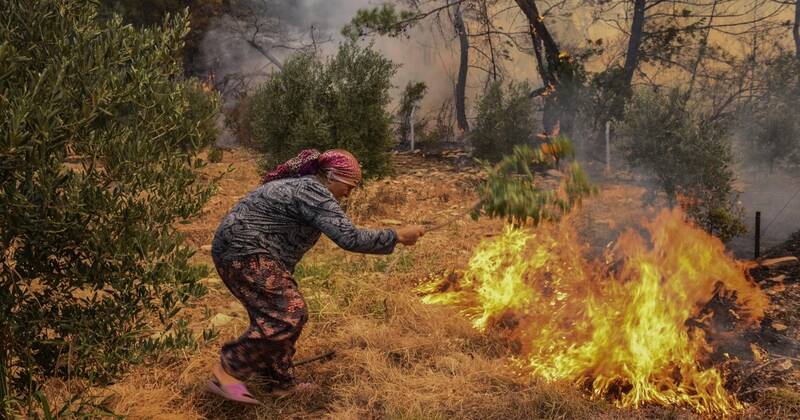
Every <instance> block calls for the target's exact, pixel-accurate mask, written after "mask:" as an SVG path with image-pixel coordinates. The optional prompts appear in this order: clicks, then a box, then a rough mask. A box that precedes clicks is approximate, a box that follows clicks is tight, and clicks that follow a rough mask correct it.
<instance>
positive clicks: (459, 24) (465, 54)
mask: <svg viewBox="0 0 800 420" xmlns="http://www.w3.org/2000/svg"><path fill="white" fill-rule="evenodd" d="M453 18H454V19H453V20H454V25H455V30H456V33H457V34H458V42H459V45H460V47H461V60H460V61H459V65H458V80H457V81H456V92H455V97H456V121H457V122H458V128H459V129H461V130H462V131H469V122H468V121H467V107H466V99H467V95H466V90H467V69H468V68H469V39H468V38H467V27H466V26H465V25H464V17H463V16H462V14H461V3H455V7H454V9H453Z"/></svg>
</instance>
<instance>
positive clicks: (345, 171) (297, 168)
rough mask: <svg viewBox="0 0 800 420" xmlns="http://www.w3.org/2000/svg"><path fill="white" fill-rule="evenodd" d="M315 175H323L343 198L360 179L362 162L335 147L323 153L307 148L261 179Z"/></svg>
mask: <svg viewBox="0 0 800 420" xmlns="http://www.w3.org/2000/svg"><path fill="white" fill-rule="evenodd" d="M312 174H317V175H318V176H320V177H321V178H322V179H323V181H325V183H326V186H327V187H328V189H329V190H330V191H331V193H332V194H333V195H334V196H335V197H336V198H342V197H346V196H347V195H348V194H350V191H351V190H352V189H353V188H355V187H356V186H357V185H358V184H359V183H360V182H361V165H359V164H358V160H357V159H356V158H355V156H353V155H352V154H351V153H350V152H348V151H346V150H341V149H333V150H328V151H326V152H324V153H320V152H319V151H317V150H314V149H306V150H303V151H301V152H300V153H299V154H298V155H297V156H295V157H294V158H292V159H289V160H288V161H286V162H284V163H282V164H280V165H278V166H277V167H276V168H275V169H274V170H272V171H271V172H269V173H267V174H266V175H265V176H264V178H263V179H262V180H261V182H262V183H266V182H269V181H273V180H276V179H282V178H292V177H298V176H305V175H312Z"/></svg>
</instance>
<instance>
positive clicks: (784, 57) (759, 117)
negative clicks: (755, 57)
mask: <svg viewBox="0 0 800 420" xmlns="http://www.w3.org/2000/svg"><path fill="white" fill-rule="evenodd" d="M799 60H800V59H798V58H797V57H795V56H794V54H793V53H790V52H782V53H781V54H779V55H778V56H777V57H776V58H775V59H773V60H770V62H769V64H768V65H767V66H766V67H765V68H764V69H763V73H764V74H763V78H764V79H765V80H764V82H765V83H764V92H765V94H764V95H763V96H762V97H760V98H758V100H757V101H756V102H755V104H754V107H752V108H749V109H748V111H749V114H750V115H746V116H745V117H746V118H747V119H750V118H752V120H753V121H754V125H755V127H753V130H752V136H753V137H752V140H753V147H754V149H755V152H756V153H757V154H761V156H762V157H763V158H764V159H765V160H766V161H767V162H768V163H769V165H770V167H771V168H772V167H774V166H775V165H781V164H787V163H789V162H799V161H800V119H798V118H797V110H798V109H800V76H798V74H799V73H798V71H800V61H799Z"/></svg>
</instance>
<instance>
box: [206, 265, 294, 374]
mask: <svg viewBox="0 0 800 420" xmlns="http://www.w3.org/2000/svg"><path fill="white" fill-rule="evenodd" d="M218 271H219V273H220V277H222V280H223V282H225V284H226V286H228V289H230V291H231V293H233V295H234V296H235V297H236V298H237V299H238V300H239V301H240V302H241V303H242V304H243V305H244V307H245V308H246V309H247V313H248V315H249V316H250V327H249V328H248V329H247V330H246V331H245V332H244V334H242V335H241V336H240V337H239V338H238V339H237V340H235V341H232V342H229V343H226V344H225V345H224V346H223V347H222V352H221V357H220V361H221V365H222V368H223V369H224V370H225V372H227V373H228V374H230V375H231V376H233V377H235V378H238V379H241V380H247V379H253V378H255V379H260V380H263V381H265V382H267V383H269V384H270V385H271V386H273V387H277V388H287V387H291V386H292V385H293V384H294V382H295V380H294V374H293V365H292V356H293V355H294V352H295V348H294V345H295V342H296V341H297V338H298V337H299V336H300V333H301V331H302V329H303V325H304V324H305V322H306V321H307V320H308V309H307V307H306V303H305V301H304V299H303V296H302V294H301V293H300V290H299V289H298V287H297V284H296V283H295V282H294V280H293V279H292V277H291V275H290V274H289V273H288V272H287V271H286V270H285V269H283V268H282V267H281V266H280V265H279V264H277V263H275V262H274V261H272V260H270V259H269V258H267V257H266V256H265V255H254V256H250V257H247V258H244V259H243V260H240V261H234V262H233V263H231V264H226V265H222V266H218Z"/></svg>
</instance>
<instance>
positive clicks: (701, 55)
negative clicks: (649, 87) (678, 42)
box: [685, 0, 719, 101]
mask: <svg viewBox="0 0 800 420" xmlns="http://www.w3.org/2000/svg"><path fill="white" fill-rule="evenodd" d="M717 3H719V1H718V0H714V4H713V5H712V6H711V15H710V16H709V18H708V29H707V30H706V34H705V36H703V40H702V41H700V48H699V49H698V50H697V58H696V59H695V60H694V63H692V76H691V78H690V79H689V88H688V89H686V97H685V101H688V100H689V98H691V97H692V90H694V83H695V81H696V80H697V71H698V70H699V69H700V64H701V63H702V62H703V58H705V55H706V49H707V48H708V37H709V35H711V24H712V23H713V22H714V14H715V13H716V11H717Z"/></svg>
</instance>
